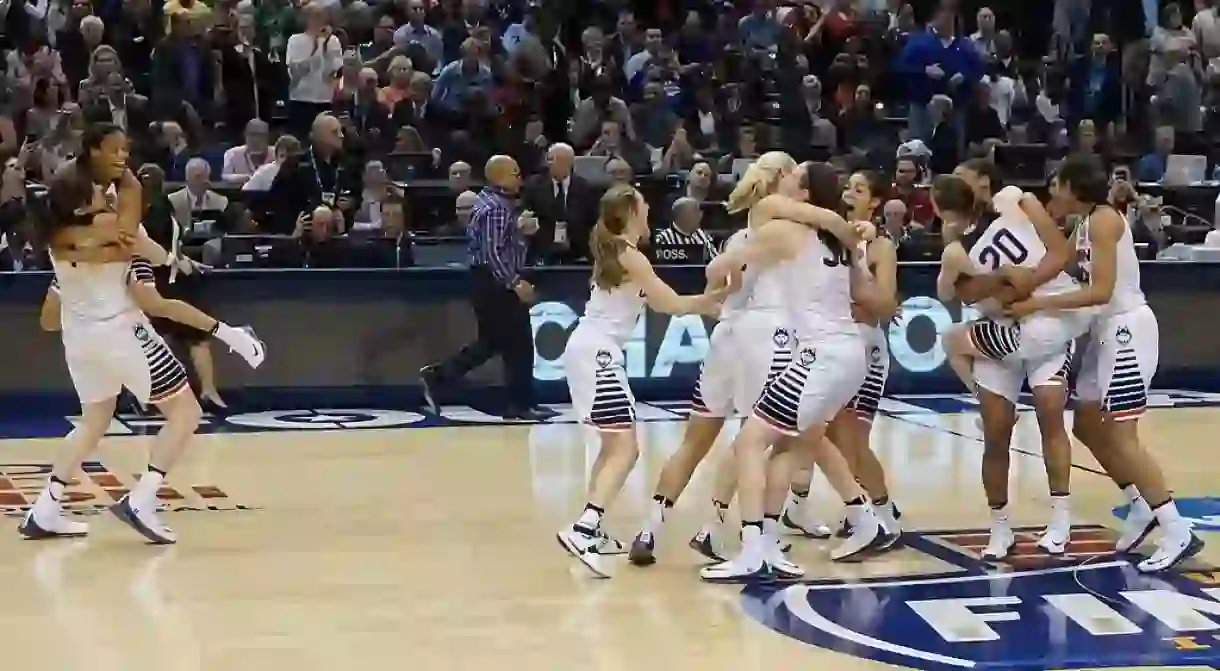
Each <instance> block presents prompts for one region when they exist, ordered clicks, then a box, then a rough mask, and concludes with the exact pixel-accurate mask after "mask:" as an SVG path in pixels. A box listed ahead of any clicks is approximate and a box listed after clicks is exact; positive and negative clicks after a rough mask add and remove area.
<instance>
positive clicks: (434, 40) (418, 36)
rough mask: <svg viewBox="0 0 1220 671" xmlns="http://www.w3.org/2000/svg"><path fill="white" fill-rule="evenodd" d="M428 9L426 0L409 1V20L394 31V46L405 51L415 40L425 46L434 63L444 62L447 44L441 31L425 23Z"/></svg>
mask: <svg viewBox="0 0 1220 671" xmlns="http://www.w3.org/2000/svg"><path fill="white" fill-rule="evenodd" d="M427 11H428V10H427V9H426V8H425V7H424V0H410V2H409V3H407V22H406V23H404V24H403V25H402V26H400V27H399V28H398V30H396V31H394V46H396V47H398V48H399V49H400V50H402V51H404V52H405V51H406V50H407V48H408V47H410V46H411V43H413V42H414V43H416V44H419V46H421V47H423V48H424V51H425V52H427V54H428V58H429V59H431V60H432V62H433V63H442V62H443V61H442V60H441V56H442V54H443V53H444V49H445V44H444V42H443V41H442V39H441V33H440V31H439V30H437V29H436V28H433V27H432V26H430V25H428V24H427V23H424V19H425V17H426V15H427Z"/></svg>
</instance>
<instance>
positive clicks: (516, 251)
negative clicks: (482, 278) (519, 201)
mask: <svg viewBox="0 0 1220 671" xmlns="http://www.w3.org/2000/svg"><path fill="white" fill-rule="evenodd" d="M515 210H516V202H515V200H514V199H511V198H510V197H509V196H507V195H505V194H504V192H503V191H501V190H500V189H497V188H495V187H491V186H489V187H485V188H484V189H483V190H482V191H480V192H479V198H478V200H477V201H475V204H474V207H472V208H471V210H470V223H469V224H467V225H466V243H467V251H468V253H469V256H470V259H469V260H470V265H471V267H475V266H487V268H488V270H490V271H491V274H492V276H494V277H495V278H496V281H497V282H499V283H500V284H503V285H504V286H506V287H508V288H510V289H511V288H512V287H513V285H515V284H516V283H517V282H518V281H519V280H520V279H521V271H522V270H523V269H524V268H525V258H526V252H527V251H528V249H529V243H528V242H527V241H526V239H525V236H524V235H522V234H521V232H520V231H518V230H517V214H516V211H515Z"/></svg>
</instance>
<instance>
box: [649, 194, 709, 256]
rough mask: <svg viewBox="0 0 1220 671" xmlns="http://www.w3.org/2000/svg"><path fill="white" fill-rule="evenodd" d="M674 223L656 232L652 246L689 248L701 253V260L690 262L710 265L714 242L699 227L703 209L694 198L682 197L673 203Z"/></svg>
mask: <svg viewBox="0 0 1220 671" xmlns="http://www.w3.org/2000/svg"><path fill="white" fill-rule="evenodd" d="M673 217H674V221H673V224H671V225H670V226H669V227H668V228H663V229H661V230H659V231H657V232H656V233H655V234H654V235H653V238H652V243H653V246H655V247H658V248H662V247H689V248H692V249H698V250H700V251H701V252H702V256H703V258H702V259H689V260H690V261H692V262H699V263H710V262H711V261H712V259H714V258H716V255H717V250H716V242H715V241H714V240H712V236H710V235H708V234H707V231H705V230H703V229H702V228H701V227H700V224H702V223H703V208H702V206H701V205H700V203H699V201H697V200H695V199H694V198H689V197H683V198H679V199H677V200H675V201H674V205H673Z"/></svg>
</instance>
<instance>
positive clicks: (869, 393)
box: [847, 324, 890, 424]
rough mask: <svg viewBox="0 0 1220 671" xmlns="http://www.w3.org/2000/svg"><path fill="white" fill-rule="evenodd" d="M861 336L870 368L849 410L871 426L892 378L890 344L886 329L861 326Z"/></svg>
mask: <svg viewBox="0 0 1220 671" xmlns="http://www.w3.org/2000/svg"><path fill="white" fill-rule="evenodd" d="M860 335H861V337H863V338H864V355H865V357H866V360H865V364H866V365H867V366H868V368H867V370H866V372H865V374H864V384H862V385H860V389H859V390H857V391H856V395H855V397H853V398H852V399H851V400H850V401H848V402H847V409H848V410H851V411H852V412H853V413H855V414H856V416H857V417H859V418H860V419H862V420H864V421H865V422H868V423H869V424H871V423H872V422H873V418H874V417H876V416H877V407H878V406H880V405H881V397H882V396H883V395H884V394H885V382H886V380H888V379H889V377H890V343H889V338H888V336H887V334H886V331H885V328H884V327H881V326H870V325H868V324H861V325H860Z"/></svg>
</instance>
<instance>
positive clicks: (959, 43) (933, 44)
mask: <svg viewBox="0 0 1220 671" xmlns="http://www.w3.org/2000/svg"><path fill="white" fill-rule="evenodd" d="M954 18H955V16H954V14H953V12H950V11H941V12H938V13H937V15H936V18H935V19H934V20H933V21H932V23H930V24H929V25H928V30H927V31H925V32H923V33H917V34H914V35H911V37H910V39H909V40H907V43H906V46H905V47H903V49H902V53H901V54H900V55H899V56H898V63H897V64H896V67H897V70H898V74H899V76H900V77H902V78H903V79H905V80H906V92H907V103H909V104H910V106H911V109H910V128H911V137H912V138H915V139H920V140H928V139H930V137H931V133H932V124H931V120H930V119H929V118H928V113H927V109H928V102H929V101H931V100H932V96H934V95H938V94H940V95H947V96H949V97H950V98H952V99H953V102H954V109H956V110H964V109H966V107H967V105H968V104H969V102H970V92H971V90H972V88H973V85H974V83H975V82H977V81H979V80H980V79H982V78H983V73H984V71H983V61H982V58H980V57H979V52H978V49H977V48H976V47H975V46H974V44H973V43H972V42H971V41H970V40H969V39H968V38H964V37H959V36H958V35H957V34H956V27H955V25H954V23H955V22H954ZM953 123H954V126H957V127H959V128H960V126H961V124H960V123H957V122H956V120H955V121H954V122H953Z"/></svg>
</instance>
